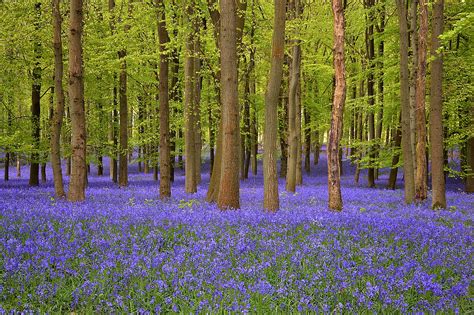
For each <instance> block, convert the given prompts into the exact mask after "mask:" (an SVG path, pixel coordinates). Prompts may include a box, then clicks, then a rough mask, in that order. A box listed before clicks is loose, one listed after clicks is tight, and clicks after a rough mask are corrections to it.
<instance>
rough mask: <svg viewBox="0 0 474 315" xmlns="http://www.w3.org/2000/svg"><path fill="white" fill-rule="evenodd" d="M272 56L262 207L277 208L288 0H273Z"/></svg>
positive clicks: (267, 99)
mask: <svg viewBox="0 0 474 315" xmlns="http://www.w3.org/2000/svg"><path fill="white" fill-rule="evenodd" d="M274 6H275V8H274V11H275V17H274V20H273V35H272V60H271V68H270V74H269V76H268V78H269V79H268V83H267V89H266V92H265V131H264V139H263V143H264V146H265V150H264V151H263V189H264V192H263V194H264V195H263V207H264V208H265V209H266V210H268V211H272V212H274V211H277V210H278V208H279V207H280V200H279V196H278V174H277V128H278V117H277V116H278V96H279V95H280V88H281V81H282V77H283V58H284V54H285V22H286V17H285V13H286V0H275V1H274Z"/></svg>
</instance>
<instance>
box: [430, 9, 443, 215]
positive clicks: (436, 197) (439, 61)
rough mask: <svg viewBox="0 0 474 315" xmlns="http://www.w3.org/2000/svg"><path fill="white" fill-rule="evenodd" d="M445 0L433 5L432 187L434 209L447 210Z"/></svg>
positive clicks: (432, 205)
mask: <svg viewBox="0 0 474 315" xmlns="http://www.w3.org/2000/svg"><path fill="white" fill-rule="evenodd" d="M443 13H444V0H437V1H436V2H435V3H434V4H433V33H432V35H431V36H432V38H431V55H432V56H434V57H435V59H434V60H433V61H432V62H431V97H430V100H431V104H430V109H431V112H430V141H431V187H432V190H433V199H432V202H431V207H432V208H433V209H437V208H446V186H445V179H444V138H443V56H442V55H441V54H440V53H438V51H437V50H438V49H439V48H440V46H441V45H440V39H439V36H440V35H441V34H443Z"/></svg>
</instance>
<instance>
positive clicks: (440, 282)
mask: <svg viewBox="0 0 474 315" xmlns="http://www.w3.org/2000/svg"><path fill="white" fill-rule="evenodd" d="M320 164H322V165H321V166H320V167H319V168H318V169H317V170H316V172H315V174H316V175H313V176H308V177H305V179H304V180H305V182H304V185H302V186H299V187H298V188H297V190H298V192H297V193H296V194H289V193H286V192H284V190H283V187H284V183H283V181H282V182H281V185H280V200H281V210H280V211H279V212H277V213H276V214H269V213H266V212H264V211H263V210H262V199H263V198H262V196H263V183H262V177H261V175H259V176H257V177H252V178H250V179H248V180H246V181H243V182H242V184H241V198H242V201H241V204H242V209H241V210H238V211H225V212H221V211H219V210H218V209H217V208H216V206H215V205H212V204H208V203H206V202H205V201H204V199H205V198H204V195H205V192H206V187H207V183H208V177H205V176H204V181H203V184H202V185H201V186H200V187H199V192H198V193H197V194H194V195H186V194H185V193H184V189H183V186H184V185H183V181H184V180H183V176H182V174H177V176H176V182H175V183H174V185H173V197H172V199H170V200H168V201H160V200H159V199H157V196H158V191H157V189H158V188H157V184H156V182H154V181H153V180H152V179H151V178H150V176H149V175H144V174H138V173H137V172H135V173H134V174H131V176H130V186H129V187H127V188H126V189H123V188H120V189H119V188H117V187H115V186H114V185H113V184H112V183H110V182H109V179H108V178H106V177H104V178H100V177H96V176H90V178H89V183H90V184H89V188H88V190H87V196H88V197H87V198H88V200H87V201H86V202H83V203H68V202H67V201H63V200H57V199H55V198H54V197H52V196H53V188H52V183H51V182H48V184H47V185H43V186H42V187H39V188H29V187H27V184H26V182H25V181H24V180H19V179H15V180H12V181H10V182H9V183H7V184H3V183H2V185H1V186H0V196H1V198H0V313H3V312H9V311H33V312H37V311H40V312H50V313H52V312H54V313H56V312H62V313H64V312H79V313H89V312H106V313H109V312H113V313H116V312H126V313H131V312H134V313H139V314H148V313H161V312H164V313H168V312H183V313H195V312H198V313H201V312H204V313H208V312H212V313H214V312H218V311H225V312H248V313H250V312H259V313H266V312H282V313H293V312H303V313H306V312H318V313H332V312H337V313H341V312H394V311H397V312H432V311H448V310H452V311H459V312H462V311H465V310H466V308H468V307H469V306H470V305H472V299H470V298H469V291H470V290H471V292H472V285H471V283H472V281H473V280H474V279H473V274H472V270H473V261H472V257H473V253H474V251H473V246H472V242H473V236H474V234H473V227H472V225H473V214H474V213H473V210H474V197H473V196H472V195H466V194H463V193H461V192H459V191H456V189H455V187H454V188H453V187H451V188H450V190H449V192H448V203H449V204H450V205H451V208H450V209H449V210H446V211H433V210H431V209H429V204H428V203H427V204H422V205H410V206H405V205H403V204H402V200H403V197H402V195H403V192H402V191H401V190H395V191H390V190H383V189H368V188H364V187H362V186H358V185H355V184H353V183H352V178H351V176H350V172H346V174H349V175H346V177H344V180H343V196H344V200H345V206H344V211H343V212H341V213H333V212H330V211H328V210H327V208H326V204H327V188H326V176H325V174H324V163H320ZM383 180H384V177H383V173H382V175H381V177H380V181H381V182H380V183H382V181H383Z"/></svg>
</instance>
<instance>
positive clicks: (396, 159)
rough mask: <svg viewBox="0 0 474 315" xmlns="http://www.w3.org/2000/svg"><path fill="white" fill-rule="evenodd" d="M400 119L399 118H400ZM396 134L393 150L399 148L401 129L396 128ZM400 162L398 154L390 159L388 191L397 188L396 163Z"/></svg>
mask: <svg viewBox="0 0 474 315" xmlns="http://www.w3.org/2000/svg"><path fill="white" fill-rule="evenodd" d="M400 119H401V117H400ZM396 129H397V130H396V132H395V133H394V139H393V140H394V141H393V146H394V147H395V148H397V149H398V148H399V147H400V145H401V142H402V130H401V127H397V128H396ZM399 161H400V154H398V153H397V154H395V155H394V156H393V158H392V168H391V169H390V175H389V177H388V185H387V188H388V189H395V188H396V187H397V176H398V166H396V165H397V164H398V162H399Z"/></svg>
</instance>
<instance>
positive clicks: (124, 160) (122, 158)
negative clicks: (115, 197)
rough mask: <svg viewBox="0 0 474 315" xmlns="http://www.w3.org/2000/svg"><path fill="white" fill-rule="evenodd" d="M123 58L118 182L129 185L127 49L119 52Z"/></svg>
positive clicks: (120, 90) (120, 79) (120, 78)
mask: <svg viewBox="0 0 474 315" xmlns="http://www.w3.org/2000/svg"><path fill="white" fill-rule="evenodd" d="M118 55H119V59H121V70H120V75H119V106H120V113H119V131H120V137H119V138H120V146H119V147H120V150H119V161H118V163H119V172H118V183H119V186H120V187H125V186H127V185H128V100H127V62H126V61H125V59H124V58H125V57H126V55H127V52H126V50H125V49H124V50H121V51H119V53H118Z"/></svg>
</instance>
